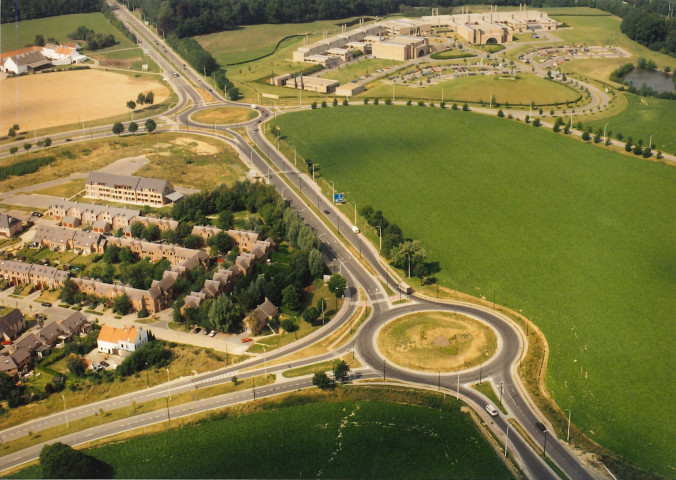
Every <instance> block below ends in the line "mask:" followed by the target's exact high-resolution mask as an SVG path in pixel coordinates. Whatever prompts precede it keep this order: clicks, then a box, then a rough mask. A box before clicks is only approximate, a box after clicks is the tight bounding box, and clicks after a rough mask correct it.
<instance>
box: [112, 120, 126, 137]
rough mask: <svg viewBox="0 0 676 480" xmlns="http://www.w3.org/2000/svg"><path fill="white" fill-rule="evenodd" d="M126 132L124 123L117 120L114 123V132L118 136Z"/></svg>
mask: <svg viewBox="0 0 676 480" xmlns="http://www.w3.org/2000/svg"><path fill="white" fill-rule="evenodd" d="M123 132H124V125H122V122H115V124H114V125H113V133H114V134H115V135H117V136H120V134H122V133H123Z"/></svg>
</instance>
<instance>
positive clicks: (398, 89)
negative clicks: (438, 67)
mask: <svg viewBox="0 0 676 480" xmlns="http://www.w3.org/2000/svg"><path fill="white" fill-rule="evenodd" d="M442 89H443V98H444V100H445V101H446V103H449V102H453V101H456V102H480V101H484V102H486V103H489V101H490V99H491V96H495V99H496V101H497V102H498V103H500V104H504V103H505V102H509V103H510V105H517V104H522V105H530V102H535V104H536V105H550V104H551V105H553V104H555V103H565V102H574V101H575V100H577V99H578V98H580V96H581V95H580V92H578V91H576V90H575V89H573V88H571V87H569V86H567V85H563V84H561V83H559V82H552V81H550V80H545V79H544V78H541V77H538V76H536V75H533V74H530V73H522V74H519V75H517V76H514V77H512V76H509V77H501V76H500V77H499V76H494V75H491V76H484V75H479V76H475V77H460V78H455V79H453V80H447V81H444V82H439V83H437V84H430V85H427V84H426V83H425V81H424V80H423V85H422V86H419V85H418V83H414V84H408V85H402V84H399V83H398V84H396V86H395V90H394V92H395V99H396V98H399V99H402V98H412V99H424V100H433V101H438V102H440V101H441V98H442ZM363 95H368V96H373V97H381V98H384V97H391V96H392V84H391V83H388V84H383V83H381V84H380V85H378V86H376V87H375V88H371V89H369V90H367V93H365V94H363Z"/></svg>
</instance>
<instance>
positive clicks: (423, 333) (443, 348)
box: [377, 312, 497, 372]
mask: <svg viewBox="0 0 676 480" xmlns="http://www.w3.org/2000/svg"><path fill="white" fill-rule="evenodd" d="M377 343H378V348H379V349H380V352H381V353H382V354H383V355H384V356H385V357H386V358H387V359H388V360H390V361H391V362H393V363H396V364H397V365H400V366H402V367H406V368H411V369H415V370H423V371H434V372H437V371H443V372H448V371H456V370H462V369H466V368H470V367H472V366H474V365H478V364H479V363H481V362H483V361H485V360H487V359H488V358H490V357H491V356H492V355H493V353H495V350H496V349H497V337H496V335H495V332H493V330H492V329H491V328H490V327H488V326H486V325H485V324H483V323H481V322H479V321H478V320H475V319H473V318H470V317H467V316H465V315H459V314H455V313H445V312H429V313H422V314H415V315H407V316H405V317H401V318H399V319H397V320H394V321H392V322H390V323H388V324H387V325H385V326H384V327H383V328H382V330H381V331H380V333H379V334H378V338H377Z"/></svg>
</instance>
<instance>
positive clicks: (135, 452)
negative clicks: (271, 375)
mask: <svg viewBox="0 0 676 480" xmlns="http://www.w3.org/2000/svg"><path fill="white" fill-rule="evenodd" d="M287 398H288V397H287ZM283 402H284V399H282V400H280V401H279V403H278V404H277V405H275V406H273V407H272V408H273V409H269V410H265V411H257V412H255V413H249V414H237V413H236V411H235V412H233V413H232V414H230V415H226V416H225V418H219V419H215V420H211V421H204V422H201V423H197V424H193V425H187V426H185V427H183V428H180V429H174V430H171V431H166V432H162V433H157V434H152V435H147V436H143V437H139V438H134V439H131V440H128V441H126V442H116V443H113V444H109V445H105V446H102V447H96V448H91V449H88V450H87V453H88V454H90V455H93V456H95V457H96V458H99V459H101V460H103V461H105V462H107V463H109V464H110V465H112V466H113V467H114V469H115V478H295V477H300V478H315V477H317V478H412V479H415V478H421V479H422V478H424V479H432V478H486V479H489V478H490V479H508V478H511V475H510V474H509V471H508V470H507V468H506V467H505V466H504V464H503V463H502V462H501V460H500V459H499V458H498V456H497V455H496V454H495V452H494V451H493V450H492V449H491V448H490V447H489V446H488V445H487V444H486V442H485V440H484V439H483V437H482V436H481V434H480V433H479V432H478V431H477V430H476V427H475V426H474V424H473V423H472V421H471V420H470V419H469V417H468V416H467V415H466V414H464V413H461V412H460V408H459V406H458V404H457V403H455V404H454V405H453V406H450V407H447V408H444V410H438V409H433V408H427V407H420V406H414V405H400V404H396V403H390V402H387V401H360V400H357V401H341V402H317V403H309V404H304V405H294V403H297V402H298V401H297V400H296V401H294V399H293V398H290V399H288V404H289V405H288V406H284V403H283ZM268 408H271V407H268ZM228 416H229V417H230V418H228ZM365 453H366V454H365ZM40 477H41V472H40V468H39V466H35V467H31V468H28V469H25V470H23V471H21V472H18V473H17V474H15V475H14V476H13V478H40Z"/></svg>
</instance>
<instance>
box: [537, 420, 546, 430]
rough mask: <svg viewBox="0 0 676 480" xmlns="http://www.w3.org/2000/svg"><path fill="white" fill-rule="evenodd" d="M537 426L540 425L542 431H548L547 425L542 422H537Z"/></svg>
mask: <svg viewBox="0 0 676 480" xmlns="http://www.w3.org/2000/svg"><path fill="white" fill-rule="evenodd" d="M535 426H536V427H538V428H539V429H540V431H541V432H546V431H547V427H545V426H544V424H543V423H542V422H535Z"/></svg>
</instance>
